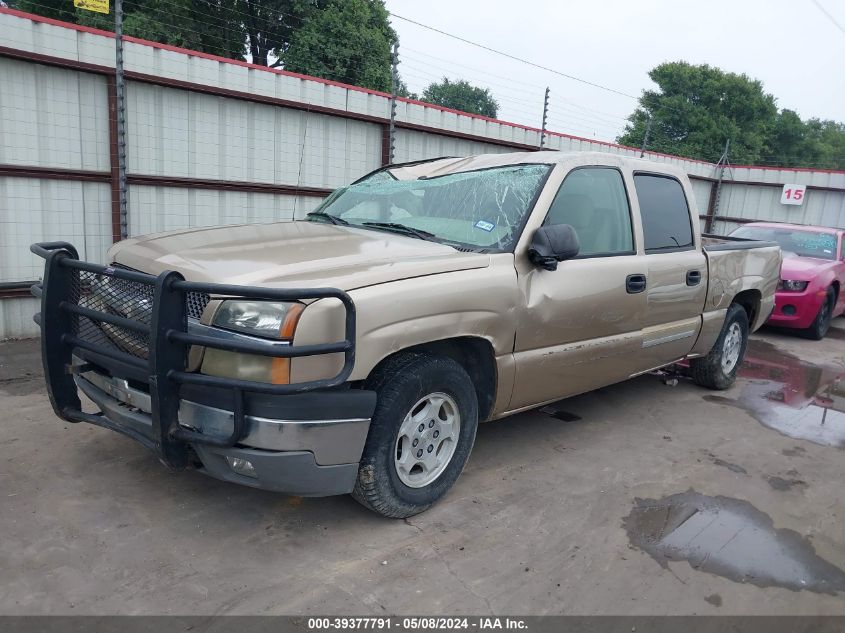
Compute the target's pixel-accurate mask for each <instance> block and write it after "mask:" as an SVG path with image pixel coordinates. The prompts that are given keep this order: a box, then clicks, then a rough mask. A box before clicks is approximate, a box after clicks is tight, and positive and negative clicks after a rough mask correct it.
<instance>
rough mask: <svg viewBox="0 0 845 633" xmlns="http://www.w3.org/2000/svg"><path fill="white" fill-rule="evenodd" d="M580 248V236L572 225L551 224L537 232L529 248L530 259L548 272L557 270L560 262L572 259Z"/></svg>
mask: <svg viewBox="0 0 845 633" xmlns="http://www.w3.org/2000/svg"><path fill="white" fill-rule="evenodd" d="M580 248H581V244H580V243H579V242H578V234H577V233H576V232H575V229H574V228H572V226H571V225H569V224H550V225H548V226H541V227H540V228H539V229H537V230H536V231H535V233H534V237H532V238H531V244H530V245H529V247H528V259H530V260H531V263H532V264H534V265H536V266H540V267H541V268H545V269H546V270H557V263H558V262H562V261H563V260H565V259H572V258H573V257H575V256H576V255H577V254H578V251H579V250H580Z"/></svg>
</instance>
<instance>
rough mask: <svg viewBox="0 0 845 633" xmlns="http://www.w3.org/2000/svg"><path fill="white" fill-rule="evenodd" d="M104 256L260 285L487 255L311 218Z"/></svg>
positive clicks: (188, 234) (209, 232) (329, 279)
mask: <svg viewBox="0 0 845 633" xmlns="http://www.w3.org/2000/svg"><path fill="white" fill-rule="evenodd" d="M109 257H110V260H109V261H111V262H115V263H118V264H121V265H123V266H128V267H129V268H134V269H135V270H140V271H142V272H146V273H150V274H153V275H157V274H159V273H161V272H162V271H165V270H175V271H177V272H179V273H181V274H182V275H184V276H185V278H186V279H188V280H190V281H204V282H216V283H227V284H242V285H251V286H263V287H286V288H296V287H300V288H301V287H325V286H331V287H335V288H340V289H341V290H353V289H355V288H362V287H364V286H371V285H374V284H379V283H385V282H389V281H397V280H400V279H408V278H411V277H421V276H424V275H433V274H437V273H445V272H453V271H458V270H469V269H472V268H483V267H485V266H488V265H489V263H490V256H489V255H485V254H481V253H465V252H460V251H457V250H455V249H454V248H452V247H451V246H447V245H445V244H438V243H436V242H427V241H425V240H420V239H417V238H414V237H406V236H404V235H398V234H392V233H387V232H384V231H377V230H369V229H357V228H353V227H346V226H334V225H331V224H322V223H316V222H276V223H272V224H242V225H237V226H223V227H215V228H205V229H188V230H182V231H173V232H169V233H160V234H156V235H147V236H143V237H139V238H135V239H129V240H124V241H122V242H118V243H117V244H115V245H114V246H112V248H111V250H110V251H109Z"/></svg>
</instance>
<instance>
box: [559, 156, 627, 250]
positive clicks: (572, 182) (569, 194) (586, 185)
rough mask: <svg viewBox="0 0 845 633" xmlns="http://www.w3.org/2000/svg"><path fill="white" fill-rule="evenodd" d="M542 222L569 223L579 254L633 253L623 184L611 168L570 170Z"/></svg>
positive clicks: (620, 175) (617, 172)
mask: <svg viewBox="0 0 845 633" xmlns="http://www.w3.org/2000/svg"><path fill="white" fill-rule="evenodd" d="M544 224H546V225H554V224H569V225H571V226H572V227H573V228H574V229H575V232H576V233H577V234H578V242H579V243H580V245H581V248H580V250H579V251H578V257H601V256H611V255H631V254H633V253H634V236H633V231H632V229H631V209H630V207H629V205H628V195H627V193H626V191H625V183H624V182H623V180H622V174H621V173H619V171H618V170H617V169H614V168H612V167H579V168H576V169H574V170H572V171H571V172H570V173H569V174H568V175H567V176H566V179H565V180H564V181H563V184H562V185H561V186H560V189H558V192H557V195H556V196H555V199H554V201H553V202H552V205H551V207H549V213H548V215H547V216H546V220H545V222H544Z"/></svg>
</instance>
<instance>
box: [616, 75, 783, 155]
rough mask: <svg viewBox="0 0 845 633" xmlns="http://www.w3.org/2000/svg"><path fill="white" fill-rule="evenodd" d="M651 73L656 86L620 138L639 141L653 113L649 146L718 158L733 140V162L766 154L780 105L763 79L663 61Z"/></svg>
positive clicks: (631, 142) (645, 94)
mask: <svg viewBox="0 0 845 633" xmlns="http://www.w3.org/2000/svg"><path fill="white" fill-rule="evenodd" d="M649 77H650V78H651V79H652V81H654V83H656V84H657V87H658V90H656V91H655V90H646V91H645V92H643V95H642V97H640V104H639V107H638V108H637V109H636V110H635V111H634V113H633V114H631V116H630V117H628V121H629V123H628V125H627V127H626V128H625V132H624V133H623V134H622V135H621V136H620V137H619V138H618V141H619V142H620V143H622V144H624V145H633V146H639V145H640V144H641V143H642V141H643V138H644V136H645V130H646V126H647V123H648V118H649V116H651V117H652V126H651V135H650V140H649V148H650V149H653V150H657V151H663V152H668V153H672V154H678V155H680V156H687V157H689V158H698V159H702V160H710V161H715V160H716V159H718V158H719V156H720V155H721V153H722V150H723V148H724V145H725V141H726V140H728V139H730V141H731V160H732V161H733V162H736V163H752V162H755V161H758V160H760V159H761V158H762V156H763V155H764V154H765V151H764V150H765V148H766V146H767V140H768V138H769V136H770V134H771V133H772V131H773V130H774V128H775V124H776V117H777V106H776V105H775V98H774V97H773V96H772V95H770V94H768V93H766V92H764V91H763V84H762V83H761V82H759V81H757V80H754V79H750V78H749V77H748V76H746V75H738V74H736V73H728V72H724V71H722V70H719V69H718V68H713V67H711V66H708V65H707V64H702V65H700V66H694V65H692V64H688V63H686V62H668V63H664V64H660V65H659V66H657V67H655V68H654V69H652V71H651V72H650V73H649Z"/></svg>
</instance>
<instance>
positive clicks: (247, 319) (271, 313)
mask: <svg viewBox="0 0 845 633" xmlns="http://www.w3.org/2000/svg"><path fill="white" fill-rule="evenodd" d="M302 308H303V306H302V304H301V303H279V302H275V301H238V300H233V301H224V302H223V303H221V304H220V307H219V308H217V312H216V313H215V314H214V318H213V319H212V321H211V324H212V325H215V326H217V327H219V328H223V329H226V330H233V331H235V332H240V333H242V334H249V335H251V336H260V337H262V338H272V339H291V338H293V332H294V330H295V329H296V322H297V320H298V319H299V315H300V313H301V312H302Z"/></svg>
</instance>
